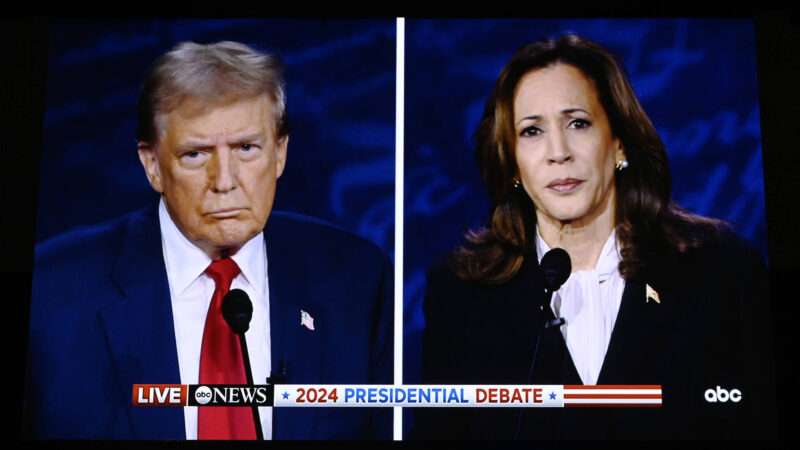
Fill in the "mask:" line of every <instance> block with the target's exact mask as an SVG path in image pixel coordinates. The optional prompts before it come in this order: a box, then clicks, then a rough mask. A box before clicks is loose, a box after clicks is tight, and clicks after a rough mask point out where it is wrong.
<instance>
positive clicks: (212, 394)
mask: <svg viewBox="0 0 800 450" xmlns="http://www.w3.org/2000/svg"><path fill="white" fill-rule="evenodd" d="M272 400H273V387H272V386H270V385H255V386H245V385H239V384H215V385H196V384H189V385H186V384H134V385H133V405H134V406H144V407H152V406H159V407H163V406H253V405H256V406H272V403H273V401H272Z"/></svg>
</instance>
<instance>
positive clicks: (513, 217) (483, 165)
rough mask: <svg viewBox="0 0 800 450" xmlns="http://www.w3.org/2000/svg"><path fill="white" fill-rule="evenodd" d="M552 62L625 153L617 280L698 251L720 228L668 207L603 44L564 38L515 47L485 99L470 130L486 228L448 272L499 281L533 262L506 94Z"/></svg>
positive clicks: (657, 161)
mask: <svg viewBox="0 0 800 450" xmlns="http://www.w3.org/2000/svg"><path fill="white" fill-rule="evenodd" d="M556 63H562V64H569V65H571V66H574V67H575V68H577V69H579V70H580V71H581V72H582V73H583V74H584V75H585V76H586V77H587V78H588V79H590V80H592V81H593V84H594V87H595V89H596V90H597V95H598V98H599V100H600V103H601V104H602V105H603V109H604V110H605V112H606V114H607V116H608V120H609V124H610V126H611V131H612V133H613V135H614V136H615V137H617V138H619V139H620V141H621V142H622V146H623V148H624V150H625V157H626V159H627V161H628V163H629V165H628V167H627V168H626V169H624V170H622V171H617V172H616V176H615V184H616V225H617V228H616V229H617V237H618V239H619V242H620V247H621V249H620V253H621V255H622V260H621V262H620V265H619V270H620V273H621V274H622V276H623V277H624V278H625V279H630V278H631V277H633V276H634V275H635V274H636V273H638V272H639V271H640V270H641V269H642V268H643V267H644V265H645V264H646V262H647V261H648V260H650V259H651V258H652V257H653V256H655V255H664V254H670V253H671V254H676V253H683V252H685V251H686V250H688V249H690V248H695V247H698V246H700V245H701V244H702V243H703V242H705V241H706V240H707V239H708V238H709V237H711V236H713V235H716V234H717V232H718V230H719V229H720V228H721V227H723V226H725V225H724V223H723V222H721V221H718V220H714V219H709V218H705V217H701V216H697V215H694V214H690V213H688V212H687V211H685V210H683V209H681V208H679V207H678V206H677V205H675V204H673V203H672V201H671V195H672V186H671V181H670V173H669V165H668V162H667V155H666V151H665V148H664V144H663V143H662V142H661V138H660V137H659V136H658V133H657V132H656V129H655V127H654V126H653V124H652V122H651V121H650V118H649V117H647V114H646V113H645V112H644V109H642V106H641V105H640V104H639V100H638V99H637V98H636V95H635V94H634V92H633V89H632V88H631V85H630V83H629V82H628V79H627V77H626V75H625V73H624V71H623V70H622V68H621V67H620V65H619V64H618V63H617V61H616V59H615V58H614V57H613V56H612V55H611V53H609V52H608V51H607V50H606V49H604V48H603V47H601V46H599V45H597V44H595V43H593V42H590V41H588V40H586V39H582V38H580V37H578V36H575V35H566V36H563V37H561V38H559V39H555V40H547V41H539V42H535V43H532V44H529V45H527V46H525V47H523V48H521V49H520V50H518V51H517V52H516V54H514V56H513V57H512V58H511V60H510V61H509V62H508V64H506V66H505V67H504V68H503V70H502V72H501V73H500V76H499V77H498V79H497V82H496V83H495V87H494V91H493V92H492V95H491V96H490V97H489V99H488V101H487V102H486V107H485V109H484V112H483V117H482V119H481V122H480V125H479V126H478V129H477V130H476V132H475V141H476V149H475V155H476V158H477V161H478V166H479V168H480V172H481V176H482V178H483V181H484V183H485V184H486V187H487V189H488V191H489V197H490V200H491V202H492V211H491V216H490V219H489V223H488V226H487V227H486V228H483V229H480V230H476V231H469V232H468V233H467V235H466V239H467V243H466V245H464V246H462V247H460V248H459V249H458V250H456V252H455V253H454V255H453V260H452V262H453V264H454V269H455V272H456V274H457V275H458V276H460V277H461V278H463V279H467V280H477V281H481V282H486V283H502V282H505V281H507V280H509V279H510V278H512V277H513V276H514V275H515V274H516V273H517V271H518V270H519V268H520V267H521V266H522V262H523V260H524V258H525V257H526V256H528V255H533V257H536V254H535V250H534V242H535V241H534V239H535V235H536V234H535V233H536V231H535V230H536V214H535V205H534V204H533V202H532V201H531V199H530V197H529V196H528V195H527V194H526V193H525V191H524V190H523V189H515V188H514V185H513V183H514V181H513V180H514V178H515V177H517V176H518V173H519V170H518V168H517V163H516V158H515V155H514V151H515V147H516V133H515V131H514V109H513V104H514V94H515V92H516V88H517V85H518V84H519V81H520V79H522V77H523V76H524V75H525V74H527V73H529V72H531V71H532V70H536V69H542V68H545V67H548V66H551V65H553V64H556Z"/></svg>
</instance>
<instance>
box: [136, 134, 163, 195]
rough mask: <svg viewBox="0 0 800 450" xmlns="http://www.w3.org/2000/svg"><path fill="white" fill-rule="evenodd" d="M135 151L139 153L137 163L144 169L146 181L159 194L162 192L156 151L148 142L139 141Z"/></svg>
mask: <svg viewBox="0 0 800 450" xmlns="http://www.w3.org/2000/svg"><path fill="white" fill-rule="evenodd" d="M137 151H138V152H139V161H140V162H141V163H142V167H143V168H144V174H145V175H147V181H149V182H150V186H152V187H153V190H154V191H156V192H158V193H159V194H161V193H163V192H164V188H163V186H162V184H161V170H160V169H159V167H158V155H157V154H156V152H157V149H156V147H155V146H153V145H152V144H150V143H149V142H143V141H139V142H138V143H137Z"/></svg>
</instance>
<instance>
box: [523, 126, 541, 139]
mask: <svg viewBox="0 0 800 450" xmlns="http://www.w3.org/2000/svg"><path fill="white" fill-rule="evenodd" d="M540 134H542V130H541V129H539V128H538V127H534V126H530V127H526V128H523V129H522V131H521V132H520V133H519V135H520V136H522V137H532V136H538V135H540Z"/></svg>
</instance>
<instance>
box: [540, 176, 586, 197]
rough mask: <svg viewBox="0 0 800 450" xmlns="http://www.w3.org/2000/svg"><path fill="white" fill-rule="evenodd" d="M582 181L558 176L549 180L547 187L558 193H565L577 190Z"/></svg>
mask: <svg viewBox="0 0 800 450" xmlns="http://www.w3.org/2000/svg"><path fill="white" fill-rule="evenodd" d="M583 181H584V180H578V179H577V178H559V179H557V180H553V181H551V182H550V184H548V185H547V188H548V189H551V190H553V191H556V192H558V193H559V194H566V193H570V192H573V191H575V190H577V189H578V188H579V187H580V186H581V185H582V184H583Z"/></svg>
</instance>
